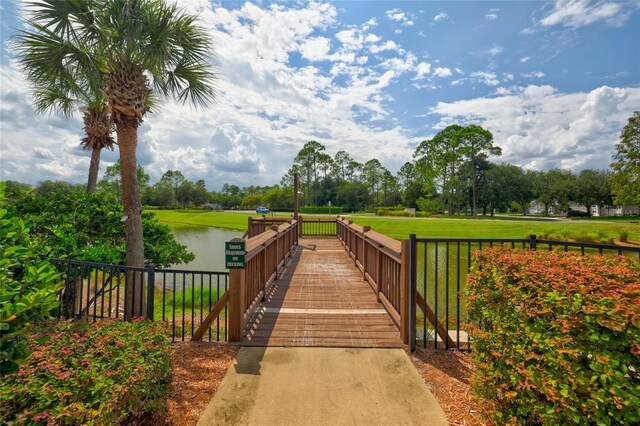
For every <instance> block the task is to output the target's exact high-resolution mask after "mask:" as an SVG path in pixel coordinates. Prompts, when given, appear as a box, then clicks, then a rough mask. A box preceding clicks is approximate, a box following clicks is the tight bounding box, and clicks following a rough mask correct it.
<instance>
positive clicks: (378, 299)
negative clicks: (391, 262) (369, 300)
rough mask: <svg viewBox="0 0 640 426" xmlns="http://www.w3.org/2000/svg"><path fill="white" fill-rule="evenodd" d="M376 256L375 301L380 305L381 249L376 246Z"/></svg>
mask: <svg viewBox="0 0 640 426" xmlns="http://www.w3.org/2000/svg"><path fill="white" fill-rule="evenodd" d="M377 248H378V251H377V256H376V270H377V272H376V275H377V277H376V300H377V301H378V303H380V292H381V291H382V248H381V247H380V246H379V245H378V247H377Z"/></svg>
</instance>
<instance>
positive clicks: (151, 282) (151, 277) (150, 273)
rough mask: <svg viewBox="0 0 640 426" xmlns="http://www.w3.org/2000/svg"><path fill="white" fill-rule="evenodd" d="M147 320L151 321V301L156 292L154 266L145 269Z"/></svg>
mask: <svg viewBox="0 0 640 426" xmlns="http://www.w3.org/2000/svg"><path fill="white" fill-rule="evenodd" d="M147 287H148V288H147V319H148V320H151V321H153V308H154V306H153V301H154V297H155V290H156V265H154V264H153V263H152V264H150V265H149V266H148V268H147Z"/></svg>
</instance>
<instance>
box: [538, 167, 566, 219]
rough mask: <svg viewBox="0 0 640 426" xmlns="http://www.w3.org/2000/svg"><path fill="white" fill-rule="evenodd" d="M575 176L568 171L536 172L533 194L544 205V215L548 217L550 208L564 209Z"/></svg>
mask: <svg viewBox="0 0 640 426" xmlns="http://www.w3.org/2000/svg"><path fill="white" fill-rule="evenodd" d="M574 179H575V176H574V175H573V173H571V171H570V170H562V169H551V170H549V171H547V172H537V173H536V175H535V178H534V188H535V194H536V197H537V199H538V201H539V202H541V203H542V204H543V205H544V215H545V216H548V215H549V208H550V207H551V206H558V207H560V209H563V210H564V209H566V208H568V206H569V201H571V191H572V188H573V187H574Z"/></svg>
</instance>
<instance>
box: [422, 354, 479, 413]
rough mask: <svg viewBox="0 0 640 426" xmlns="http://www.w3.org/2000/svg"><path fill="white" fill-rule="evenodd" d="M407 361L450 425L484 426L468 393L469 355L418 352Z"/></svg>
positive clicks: (475, 404) (469, 382) (469, 391)
mask: <svg viewBox="0 0 640 426" xmlns="http://www.w3.org/2000/svg"><path fill="white" fill-rule="evenodd" d="M409 357H410V358H411V361H412V362H413V364H414V365H415V367H416V369H417V370H418V372H419V373H420V375H421V376H422V378H423V379H424V381H425V383H426V385H427V387H428V388H429V390H430V391H431V393H432V394H433V395H434V396H435V397H436V399H437V400H438V402H439V403H440V406H441V407H442V409H443V410H444V412H445V414H446V415H447V419H448V420H449V423H450V424H451V425H483V424H485V423H484V422H483V421H482V418H481V417H480V413H479V412H478V406H477V402H476V399H475V397H474V396H473V394H472V393H471V375H472V373H473V364H472V363H471V357H470V356H469V354H467V353H465V352H460V351H445V350H436V349H422V348H418V349H417V350H416V351H415V352H414V353H413V354H409Z"/></svg>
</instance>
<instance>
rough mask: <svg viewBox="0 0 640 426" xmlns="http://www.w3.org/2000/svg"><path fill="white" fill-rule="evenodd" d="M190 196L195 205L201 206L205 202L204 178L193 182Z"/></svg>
mask: <svg viewBox="0 0 640 426" xmlns="http://www.w3.org/2000/svg"><path fill="white" fill-rule="evenodd" d="M191 197H192V198H191V201H192V202H193V204H195V205H196V206H201V205H203V204H204V203H206V202H207V188H206V186H205V182H204V180H202V179H200V180H198V181H197V182H196V183H195V185H194V186H193V191H192V194H191Z"/></svg>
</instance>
